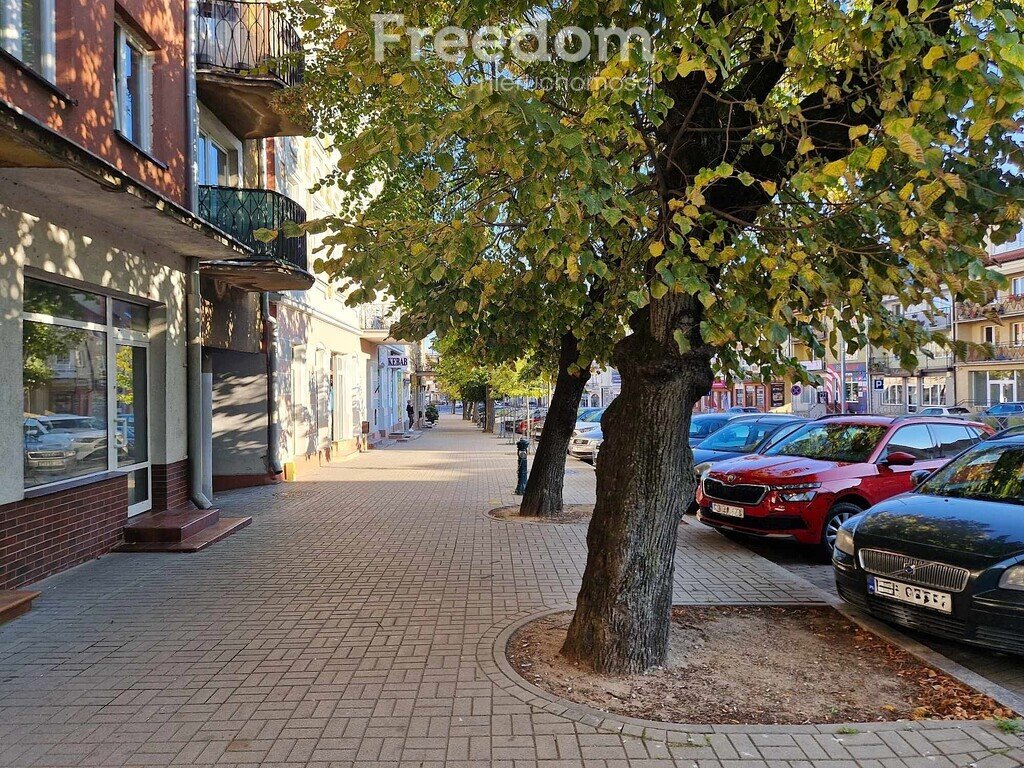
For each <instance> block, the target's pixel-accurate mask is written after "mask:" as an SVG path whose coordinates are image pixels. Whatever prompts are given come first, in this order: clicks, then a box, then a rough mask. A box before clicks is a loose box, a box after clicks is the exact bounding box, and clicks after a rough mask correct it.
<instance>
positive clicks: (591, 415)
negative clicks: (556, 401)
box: [576, 408, 604, 422]
mask: <svg viewBox="0 0 1024 768" xmlns="http://www.w3.org/2000/svg"><path fill="white" fill-rule="evenodd" d="M603 413H604V408H590V409H588V410H586V411H583V413H581V414H580V415H579V416H577V417H576V421H586V422H597V421H600V420H601V415H602V414H603Z"/></svg>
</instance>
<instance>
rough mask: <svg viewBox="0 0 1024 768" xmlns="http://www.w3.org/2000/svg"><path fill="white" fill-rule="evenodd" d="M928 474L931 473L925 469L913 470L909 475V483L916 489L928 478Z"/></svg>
mask: <svg viewBox="0 0 1024 768" xmlns="http://www.w3.org/2000/svg"><path fill="white" fill-rule="evenodd" d="M930 474H931V472H929V471H928V470H927V469H915V470H914V471H913V472H911V473H910V482H912V483H913V484H914V487H915V488H917V486H919V485H920V484H921V483H923V482H924V481H925V480H927V479H928V476H929V475H930Z"/></svg>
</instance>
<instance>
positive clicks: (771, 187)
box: [761, 181, 778, 197]
mask: <svg viewBox="0 0 1024 768" xmlns="http://www.w3.org/2000/svg"><path fill="white" fill-rule="evenodd" d="M761 188H762V189H764V191H765V192H767V193H768V194H769V195H771V196H772V197H775V193H776V192H777V191H778V187H777V186H776V184H775V182H774V181H762V182H761Z"/></svg>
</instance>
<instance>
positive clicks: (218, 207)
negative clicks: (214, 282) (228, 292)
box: [199, 186, 315, 291]
mask: <svg viewBox="0 0 1024 768" xmlns="http://www.w3.org/2000/svg"><path fill="white" fill-rule="evenodd" d="M199 215H200V216H201V217H202V218H203V219H205V220H206V221H208V222H210V223H211V224H213V225H214V226H215V227H217V228H218V229H220V230H221V231H223V232H224V233H225V234H228V235H231V236H232V237H233V238H234V239H235V240H237V241H238V242H240V243H242V244H243V245H245V246H246V247H247V248H248V249H249V250H250V251H252V253H251V255H249V256H247V257H245V258H240V259H234V260H231V261H215V262H209V263H205V264H203V265H202V273H203V274H204V275H207V276H210V277H216V278H218V279H220V280H223V281H224V282H227V283H230V284H231V285H234V286H237V287H239V288H244V289H245V290H249V291H304V290H306V289H307V288H309V287H311V286H312V285H313V282H314V279H315V278H314V277H313V275H311V274H310V273H309V267H308V264H307V255H306V236H305V235H302V236H301V237H285V236H284V234H283V233H281V234H278V236H277V238H276V239H274V240H272V241H271V242H269V243H264V242H262V241H260V240H257V239H256V231H257V230H259V229H276V230H280V229H282V228H283V227H284V226H285V223H286V222H292V223H295V224H302V223H303V222H305V220H306V211H305V209H303V207H302V206H301V205H299V204H298V203H296V202H295V201H294V200H292V199H291V198H288V197H285V196H284V195H281V194H278V193H277V192H273V191H271V190H268V189H238V188H236V187H212V186H202V187H200V188H199Z"/></svg>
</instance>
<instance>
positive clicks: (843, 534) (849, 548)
mask: <svg viewBox="0 0 1024 768" xmlns="http://www.w3.org/2000/svg"><path fill="white" fill-rule="evenodd" d="M836 550H837V551H839V552H842V553H843V554H844V555H849V556H850V557H853V554H854V549H853V531H848V530H846V528H840V529H839V533H837V534H836Z"/></svg>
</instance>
